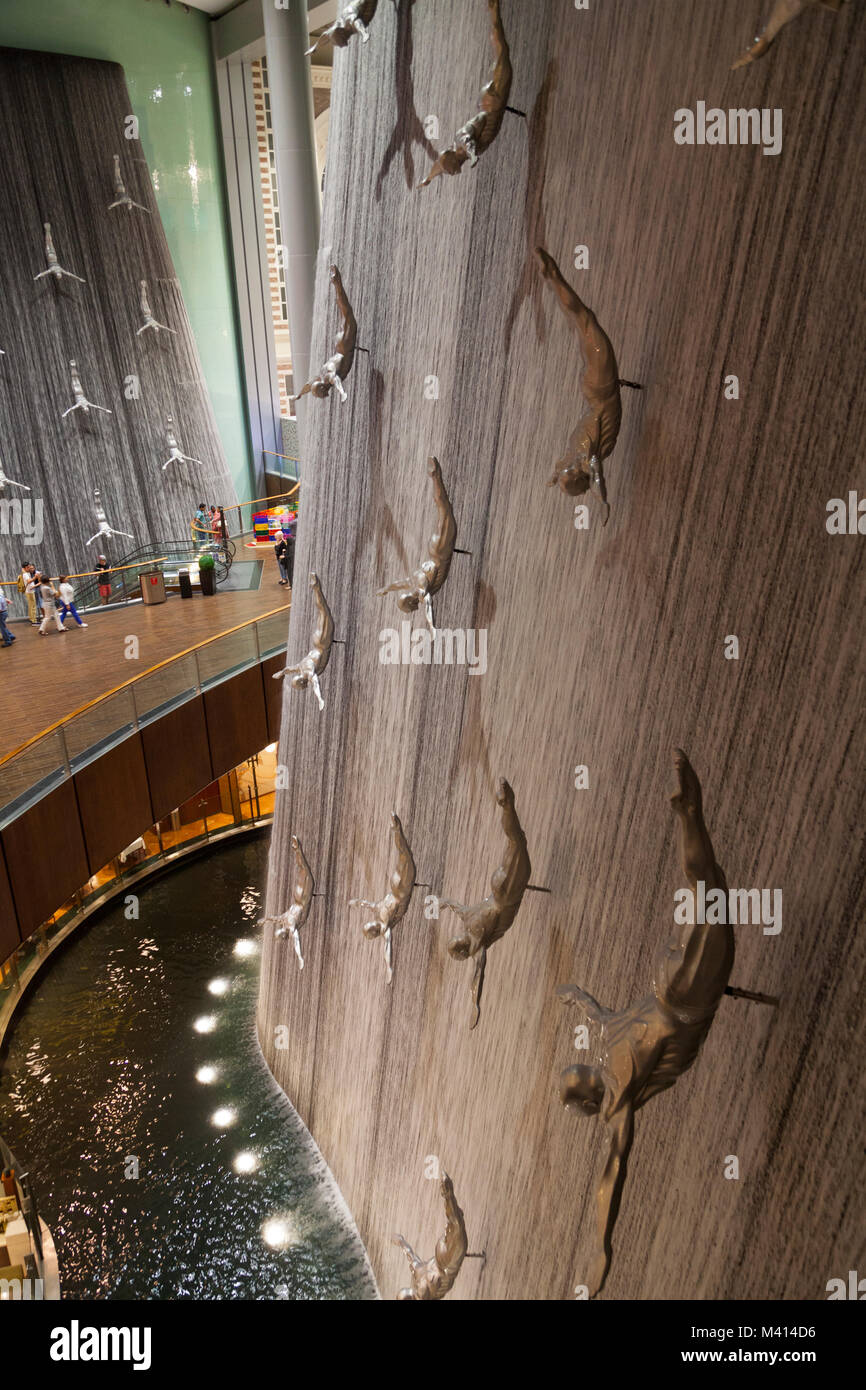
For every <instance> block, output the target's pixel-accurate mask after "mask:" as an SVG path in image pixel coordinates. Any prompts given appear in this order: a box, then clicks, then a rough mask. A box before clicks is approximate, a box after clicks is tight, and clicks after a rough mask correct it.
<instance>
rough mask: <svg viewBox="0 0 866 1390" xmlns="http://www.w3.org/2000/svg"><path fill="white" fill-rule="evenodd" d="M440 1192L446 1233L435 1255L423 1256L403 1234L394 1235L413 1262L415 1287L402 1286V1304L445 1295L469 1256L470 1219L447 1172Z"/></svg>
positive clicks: (439, 1242)
mask: <svg viewBox="0 0 866 1390" xmlns="http://www.w3.org/2000/svg"><path fill="white" fill-rule="evenodd" d="M439 1191H440V1193H441V1194H442V1200H443V1202H444V1203H445V1234H444V1236H443V1237H442V1239H441V1240H439V1241H437V1244H436V1250H435V1252H434V1254H433V1258H432V1259H430V1260H422V1259H420V1258H419V1256H418V1255H416V1254H415V1251H414V1250H413V1249H412V1247H411V1245H410V1244H409V1242H408V1241H407V1240H404V1238H403V1236H400V1235H397V1236H395V1237H394V1244H395V1245H399V1247H400V1249H401V1250H402V1251H403V1253H404V1255H405V1256H406V1259H407V1260H408V1261H409V1269H410V1272H411V1279H412V1286H411V1288H407V1289H401V1290H400V1292H399V1293H398V1294H397V1299H398V1301H399V1302H400V1303H408V1302H410V1301H411V1302H414V1303H428V1302H432V1301H433V1300H436V1299H440V1298H444V1297H445V1295H446V1294H447V1293H450V1291H451V1289H453V1287H454V1282H455V1280H456V1278H457V1275H458V1274H459V1273H460V1267H461V1265H462V1264H463V1261H464V1260H465V1259H466V1252H467V1250H468V1248H469V1246H468V1242H467V1239H466V1222H465V1221H464V1219H463V1212H462V1211H461V1210H460V1208H459V1206H458V1205H457V1199H456V1197H455V1196H454V1184H453V1183H452V1181H451V1179H450V1178H449V1176H448V1174H447V1173H443V1174H442V1177H441V1180H440V1183H439Z"/></svg>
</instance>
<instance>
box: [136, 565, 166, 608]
mask: <svg viewBox="0 0 866 1390" xmlns="http://www.w3.org/2000/svg"><path fill="white" fill-rule="evenodd" d="M138 582H139V584H140V585H141V597H142V600H143V601H144V602H145V603H165V579H164V578H163V575H162V573H161V571H160V570H156V571H154V570H147V571H146V572H145V573H144V574H140V575H139V576H138Z"/></svg>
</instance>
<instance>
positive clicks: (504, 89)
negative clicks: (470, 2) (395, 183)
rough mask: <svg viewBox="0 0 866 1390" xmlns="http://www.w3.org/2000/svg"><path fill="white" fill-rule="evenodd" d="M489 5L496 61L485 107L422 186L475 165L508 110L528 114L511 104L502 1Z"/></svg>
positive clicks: (485, 91) (483, 95)
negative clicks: (466, 165) (444, 175)
mask: <svg viewBox="0 0 866 1390" xmlns="http://www.w3.org/2000/svg"><path fill="white" fill-rule="evenodd" d="M487 8H488V9H489V11H490V41H491V43H492V44H493V53H494V57H495V60H496V61H495V65H494V68H493V76H492V78H491V79H490V81H489V82H488V83H487V86H486V87H484V88H483V89H482V92H481V108H480V110H479V112H478V114H477V115H476V116H473V117H472V120H471V121H467V122H466V125H464V126H461V127H460V129H459V130H458V132H457V134H456V135H455V137H454V143H453V144H452V145H449V146H448V148H447V149H445V150H443V151H442V153H441V154H440V156H439V158H438V159H437V160H436V163H435V164H434V165H433V167H432V169H431V170H430V173H429V174H428V175H427V177H426V179H422V180H421V182H420V183H419V185H418V187H419V188H426V187H427V185H428V184H430V183H432V182H433V180H434V179H435V178H438V177H439V175H440V174H459V173H460V172H461V171H462V169H463V165H464V164H466V162H467V161H468V162H469V165H470V166H471V167H472V168H474V167H475V165H476V164H477V163H478V160H479V157H480V156H481V155H482V154H484V152H485V150H489V149H490V146H491V145H492V144H493V141H494V140H495V139H496V137H497V135H498V134H499V131H500V128H501V126H502V122H503V120H504V119H505V113H506V111H511V112H513V113H514V114H515V115H517V116H522V115H523V114H524V112H522V111H517V110H516V109H515V108H514V107H513V106H509V105H508V98H509V96H510V94H511V79H512V77H513V69H512V66H511V54H510V52H509V49H508V42H507V40H506V38H505V30H504V29H503V27H502V13H501V6H500V0H487Z"/></svg>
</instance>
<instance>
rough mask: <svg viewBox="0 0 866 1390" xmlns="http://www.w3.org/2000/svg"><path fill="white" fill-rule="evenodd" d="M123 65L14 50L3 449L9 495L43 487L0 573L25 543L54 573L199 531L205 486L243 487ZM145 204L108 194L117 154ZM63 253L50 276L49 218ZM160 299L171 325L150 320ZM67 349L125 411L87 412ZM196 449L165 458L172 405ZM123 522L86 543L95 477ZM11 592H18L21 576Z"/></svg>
mask: <svg viewBox="0 0 866 1390" xmlns="http://www.w3.org/2000/svg"><path fill="white" fill-rule="evenodd" d="M131 114H132V107H131V105H130V100H129V95H128V93H127V90H126V84H125V82H124V77H123V70H122V69H121V68H120V67H118V66H117V65H116V64H113V63H104V62H95V61H90V60H87V59H81V58H69V57H61V56H56V55H52V54H44V53H31V52H22V51H20V50H13V49H2V50H0V130H2V133H3V139H2V141H0V187H2V189H3V197H2V199H0V247H2V254H0V298H2V308H0V348H2V349H3V350H4V353H5V355H4V356H3V357H0V463H2V467H3V470H4V472H5V474H6V476H7V478H9V479H13V480H15V481H16V482H21V483H24V484H26V485H27V486H28V487H29V488H30V489H31V490H30V492H29V493H25V492H21V491H20V490H19V489H18V488H15V487H13V486H11V485H10V484H7V485H6V490H5V493H4V494H3V495H4V496H5V498H6V499H18V498H22V499H29V500H30V501H31V502H32V503H34V504H35V503H39V504H41V508H42V537H41V539H40V538H39V537H38V536H36V537H33V538H32V539H31V537H29V536H27V535H21V534H20V533H16V531H15V524H14V523H15V518H14V513H13V512H12V511H11V509H9V508H7V513H6V521H5V524H4V527H3V528H2V533H0V578H3V579H9V578H12V577H14V575H15V573H16V571H17V567H18V565H19V563H20V560H21V559H22V557H24V556H27V557H28V558H32V559H33V561H34V563H35V564H36V566H37V568H44V569H48V570H50V571H51V572H52V573H54V574H57V573H59V572H62V571H63V570H66V571H68V572H70V573H72V572H78V571H82V570H87V569H89V568H92V563H93V560H94V559H95V555H96V553H97V552H98V551H99V550H103V551H104V552H105V554H106V555H108V557H109V558H110V559H117V558H119V557H120V556H121V555H122V554H123V553H124V552H125V551H129V550H131V549H133V548H134V547H135V546H136V545H141V544H144V543H146V542H147V541H148V540H153V541H160V540H166V539H169V540H171V539H185V538H187V537H188V536H189V534H190V532H189V523H190V520H191V518H192V515H193V513H194V511H195V508H196V505H197V503H198V502H199V501H202V500H204V501H206V502H207V503H209V504H210V503H214V502H215V503H222V504H230V503H232V502H233V501H235V500H236V497H235V492H234V487H233V484H232V482H231V479H230V476H229V471H228V468H227V466H226V460H225V457H224V454H223V451H222V446H221V443H220V440H219V436H218V434H217V429H216V425H215V421H214V416H213V410H212V408H211V403H210V400H209V398H208V394H207V389H206V386H205V382H204V378H203V375H202V370H201V364H200V362H199V357H198V352H197V350H196V345H195V341H194V339H193V335H192V331H191V328H190V324H189V319H188V317H187V313H186V309H185V307H184V303H183V299H182V296H181V292H180V287H179V284H178V281H177V278H176V276H175V272H174V267H173V265H172V261H171V255H170V253H169V250H168V246H167V243H166V239H165V234H164V232H163V228H162V223H161V221H160V217H159V212H158V209H157V205H156V200H155V198H154V194H153V189H152V186H151V178H150V174H149V171H148V167H147V163H146V161H145V159H144V155H143V152H142V148H141V144H140V142H139V140H138V139H137V138H132V139H129V138H127V134H128V133H131V132H133V131H134V129H135V127H134V126H133V125H132V124H131V123H130V117H131ZM115 155H118V156H119V157H120V171H121V178H122V181H123V183H124V185H125V187H126V191H127V193H128V195H129V197H130V198H131V199H133V200H134V201H135V202H136V203H139V204H141V208H129V207H127V206H125V205H124V206H120V207H116V208H114V209H113V210H111V211H109V204H111V203H113V202H114V201H115V199H116V197H117V194H116V192H115V172H114V156H115ZM46 222H48V223H50V225H51V233H52V238H53V243H54V247H55V250H56V254H57V258H58V260H59V263H60V265H61V266H63V267H64V268H66V269H67V270H69V271H72V272H73V273H74V274H75V275H78V276H81V277H82V279H83V281H84V282H85V283H81V282H79V281H78V280H73V279H70V278H68V277H65V276H64V277H62V278H60V279H55V277H53V276H51V275H49V276H45V277H44V278H43V279H39V280H36V279H35V278H34V277H35V276H37V275H39V274H40V273H41V272H42V271H44V270H45V269H46V268H47V261H46V256H45V247H44V242H45V234H44V230H43V225H44V223H46ZM142 280H145V281H146V282H147V286H148V298H149V303H150V307H151V310H152V315H153V318H154V319H155V320H157V321H158V322H159V323H161V324H164V325H166V329H171V330H173V331H172V332H168V331H166V329H164V330H161V331H159V332H157V331H155V330H154V329H152V328H151V329H148V330H146V331H145V332H143V333H140V334H139V333H138V332H137V330H138V329H139V328H140V327H141V326H142V324H143V323H144V319H145V316H144V314H143V313H142V310H141V307H140V293H141V291H140V282H141V281H142ZM70 359H72V360H75V361H76V362H77V364H78V369H79V375H80V379H81V385H82V387H83V390H84V393H85V395H86V396H87V397H88V398H89V400H90V401H91V402H93V403H94V404H95V405H99V406H103V407H105V408H106V409H107V410H110V411H111V414H105V413H102V412H100V411H96V410H90V411H89V412H87V413H85V412H84V411H83V410H76V411H73V412H72V413H71V414H70V415H67V416H66V418H65V419H63V418H61V417H62V414H63V412H64V411H65V410H67V408H68V407H69V406H71V405H72V404H73V402H74V396H73V391H72V382H71V376H70V367H69V362H70ZM168 415H171V416H172V417H173V420H174V432H175V435H176V437H177V441H178V445H179V447H180V449H181V450H182V452H183V453H184V454H186V455H188V456H189V457H190V458H192V459H195V460H199V462H195V463H172V464H171V465H170V466H169V467H168V468H167V469H166V470H163V468H162V465H163V463H164V462H165V461H166V459H167V458H168V457H169V452H170V451H169V448H168V447H167V444H166V417H167V416H168ZM97 488H98V489H99V492H100V494H101V498H102V503H103V506H104V509H105V512H106V514H107V517H108V521H109V523H110V525H111V526H112V527H114V528H115V529H116V530H118V531H125V532H129V533H131V535H132V536H133V537H134V539H133V540H129V539H126V538H122V537H115V538H112V539H111V540H109V541H107V542H105V541H103V540H100V541H99V543H97V542H94V543H93V544H92V545H91V546H90V548H89V549H88V548H87V545H86V542H87V540H88V538H89V537H90V536H92V535H93V533H94V532H95V531H96V530H97V525H96V521H95V516H94V499H93V493H94V490H95V489H97ZM7 592H8V591H7Z"/></svg>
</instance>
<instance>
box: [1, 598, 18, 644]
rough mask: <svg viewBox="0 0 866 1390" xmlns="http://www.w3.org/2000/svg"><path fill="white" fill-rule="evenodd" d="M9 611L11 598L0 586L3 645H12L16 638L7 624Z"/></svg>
mask: <svg viewBox="0 0 866 1390" xmlns="http://www.w3.org/2000/svg"><path fill="white" fill-rule="evenodd" d="M8 611H9V600H8V598H7V597H6V595H5V594H4V592H3V590H2V588H0V637H2V638H3V646H4V647H11V646H12V643H13V642H14V641H15V640H16V639H15V637H13V635H12V633H11V632H10V631H9V629H8V627H7V626H6V614H7V612H8Z"/></svg>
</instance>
